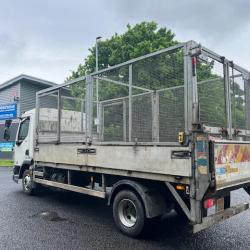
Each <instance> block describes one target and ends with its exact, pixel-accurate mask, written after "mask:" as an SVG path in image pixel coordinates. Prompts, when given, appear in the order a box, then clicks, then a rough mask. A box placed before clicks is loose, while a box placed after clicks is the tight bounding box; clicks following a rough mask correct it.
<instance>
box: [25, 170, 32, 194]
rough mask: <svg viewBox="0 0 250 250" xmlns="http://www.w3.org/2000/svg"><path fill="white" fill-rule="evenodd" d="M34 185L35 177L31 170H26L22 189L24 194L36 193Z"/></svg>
mask: <svg viewBox="0 0 250 250" xmlns="http://www.w3.org/2000/svg"><path fill="white" fill-rule="evenodd" d="M33 186H34V184H33V177H32V173H31V172H30V170H25V171H24V173H23V179H22V187H23V192H24V193H25V194H28V195H32V194H33V193H34V187H33Z"/></svg>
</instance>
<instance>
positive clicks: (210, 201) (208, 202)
mask: <svg viewBox="0 0 250 250" xmlns="http://www.w3.org/2000/svg"><path fill="white" fill-rule="evenodd" d="M214 204H215V200H214V199H207V200H205V201H204V208H206V209H207V208H210V207H212V206H214Z"/></svg>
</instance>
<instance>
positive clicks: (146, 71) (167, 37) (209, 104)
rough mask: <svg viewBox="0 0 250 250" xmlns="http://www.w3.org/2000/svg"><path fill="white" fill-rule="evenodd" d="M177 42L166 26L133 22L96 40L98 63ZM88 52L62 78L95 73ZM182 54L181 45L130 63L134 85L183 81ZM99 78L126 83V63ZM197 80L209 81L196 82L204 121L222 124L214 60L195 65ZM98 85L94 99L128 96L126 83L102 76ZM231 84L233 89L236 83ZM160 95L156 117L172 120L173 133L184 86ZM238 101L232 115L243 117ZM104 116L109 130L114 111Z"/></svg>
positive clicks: (77, 91) (77, 92)
mask: <svg viewBox="0 0 250 250" xmlns="http://www.w3.org/2000/svg"><path fill="white" fill-rule="evenodd" d="M178 43H179V42H178V41H177V40H176V39H175V34H174V33H173V32H172V31H171V30H169V29H167V28H158V25H157V24H156V23H155V22H142V23H139V24H136V25H134V26H131V25H127V30H126V31H125V32H124V33H123V34H117V33H115V34H114V35H113V36H112V37H111V38H109V39H106V40H102V41H99V43H98V51H99V53H98V62H99V65H98V66H99V69H100V70H101V69H105V68H108V67H110V66H113V65H117V64H120V63H123V62H125V61H128V60H130V59H133V58H136V57H139V56H143V55H145V54H149V53H151V52H154V51H158V50H160V49H164V48H167V47H170V46H173V45H176V44H178ZM89 52H90V53H89V55H88V56H87V57H86V58H85V60H84V63H82V64H80V65H79V66H78V68H77V69H76V70H74V71H72V72H71V75H70V76H69V77H68V79H67V80H70V79H74V78H77V77H80V76H84V75H86V74H89V73H92V72H95V66H96V65H95V64H96V61H95V60H96V59H95V53H96V47H95V46H93V47H92V48H90V49H89ZM183 58H184V54H183V51H182V50H181V49H180V50H176V51H174V52H173V53H169V52H168V53H163V54H160V55H158V56H156V57H150V58H147V59H144V60H142V61H138V62H136V63H134V64H133V79H132V80H133V85H135V86H141V87H144V88H148V89H151V90H157V89H162V88H168V87H175V86H182V85H184V60H183ZM100 77H104V78H105V77H106V79H112V80H116V81H119V82H124V83H128V79H129V74H128V66H124V67H120V68H117V69H115V70H111V71H109V72H106V73H103V74H101V75H100ZM197 79H198V81H199V82H200V81H204V80H211V79H212V80H211V82H210V83H207V84H201V85H199V100H200V104H201V118H202V121H204V122H205V123H210V124H207V125H210V126H224V125H225V121H226V117H225V105H224V104H225V102H224V98H223V96H224V84H223V78H221V77H220V76H218V75H217V74H216V73H215V70H214V64H213V63H211V62H210V63H209V64H206V63H200V64H198V65H197ZM99 84H100V88H99V100H105V99H112V98H117V97H125V96H127V95H128V88H127V87H123V86H119V85H116V84H113V83H111V82H107V81H106V82H103V80H99ZM83 86H84V85H83V84H82V83H81V84H77V85H76V86H72V87H71V89H72V95H73V96H77V97H81V98H82V97H83V96H84V91H82V89H83ZM235 88H236V91H237V85H236V87H235ZM237 92H239V91H237ZM94 93H95V91H94ZM137 93H138V90H134V89H133V94H137ZM240 94H242V93H240ZM161 98H162V99H161V100H163V101H162V102H161V106H160V110H161V111H162V112H165V114H164V115H163V116H161V117H163V118H164V117H165V118H166V120H169V119H171V124H172V125H173V127H176V131H177V132H178V130H179V129H181V127H182V126H183V123H184V122H183V117H181V116H182V114H183V112H184V110H183V107H184V93H183V90H182V89H180V90H178V89H177V90H173V91H166V92H163V93H161ZM137 102H138V103H141V106H142V107H141V109H143V108H145V107H143V97H141V100H139V99H137ZM237 103H238V106H239V107H238V108H237V110H236V111H235V113H237V115H238V117H242V116H244V114H243V109H244V108H243V104H242V102H239V101H238V102H237ZM138 105H139V104H138ZM139 110H140V108H139ZM106 115H107V116H108V117H110V124H109V125H110V126H107V128H109V127H110V128H112V129H111V130H112V131H114V126H115V125H114V122H113V118H114V114H112V112H110V111H109V112H108V113H107V114H106ZM177 116H179V117H177ZM165 118H164V119H165ZM119 119H120V118H119ZM119 119H118V120H119ZM241 120H243V118H241ZM106 122H107V120H106ZM163 123H164V121H163ZM164 124H165V123H164ZM142 126H143V124H142ZM115 128H117V129H118V130H119V129H120V125H119V126H118V125H117V126H116V127H115ZM164 128H165V125H164V127H162V128H161V130H164ZM165 129H166V128H165ZM139 130H141V128H139ZM173 136H175V135H173ZM167 139H168V138H166V140H167Z"/></svg>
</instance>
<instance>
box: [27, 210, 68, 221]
mask: <svg viewBox="0 0 250 250" xmlns="http://www.w3.org/2000/svg"><path fill="white" fill-rule="evenodd" d="M30 218H41V219H44V220H47V221H53V222H58V221H67V219H65V218H62V217H60V216H59V215H58V214H57V212H53V211H43V212H40V213H37V214H34V215H32V216H30Z"/></svg>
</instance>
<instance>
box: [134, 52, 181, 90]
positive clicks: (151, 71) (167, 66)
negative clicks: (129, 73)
mask: <svg viewBox="0 0 250 250" xmlns="http://www.w3.org/2000/svg"><path fill="white" fill-rule="evenodd" d="M183 55H184V54H183V49H182V48H181V49H176V50H173V51H168V52H165V53H162V54H158V55H156V56H152V57H149V58H146V59H143V60H141V61H138V62H135V63H134V64H133V77H132V79H133V85H134V86H141V87H144V88H147V89H150V90H159V89H162V88H169V87H174V86H180V85H183V84H184V60H183Z"/></svg>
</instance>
